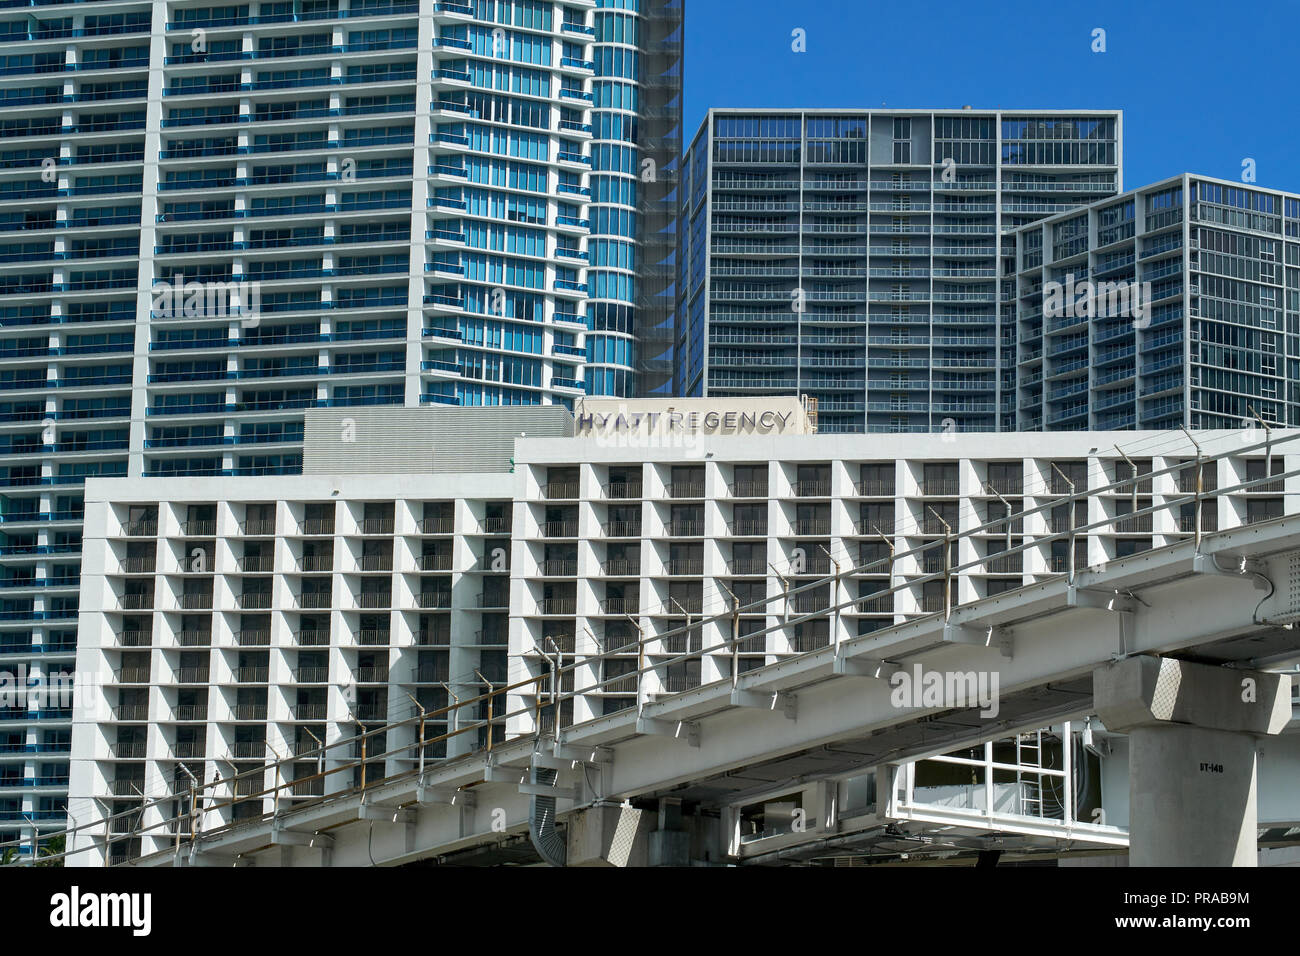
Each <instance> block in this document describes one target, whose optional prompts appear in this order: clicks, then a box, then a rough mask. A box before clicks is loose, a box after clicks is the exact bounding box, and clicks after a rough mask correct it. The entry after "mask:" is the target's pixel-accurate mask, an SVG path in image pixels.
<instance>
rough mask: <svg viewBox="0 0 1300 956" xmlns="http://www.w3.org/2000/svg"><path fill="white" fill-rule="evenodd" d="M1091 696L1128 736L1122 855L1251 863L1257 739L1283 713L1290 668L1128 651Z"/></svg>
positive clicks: (1104, 717)
mask: <svg viewBox="0 0 1300 956" xmlns="http://www.w3.org/2000/svg"><path fill="white" fill-rule="evenodd" d="M1093 696H1094V700H1095V703H1096V708H1097V714H1098V716H1099V717H1100V718H1101V721H1102V723H1104V724H1105V725H1106V728H1107V729H1108V730H1113V731H1115V732H1117V733H1123V734H1127V735H1128V737H1129V863H1130V865H1132V866H1255V865H1256V861H1257V850H1256V825H1257V819H1258V818H1257V811H1256V790H1257V785H1258V777H1257V774H1256V742H1257V740H1258V738H1259V737H1261V736H1266V735H1271V734H1277V733H1280V732H1281V730H1282V728H1283V727H1284V726H1285V725H1286V723H1287V721H1288V720H1289V719H1290V717H1291V679H1290V677H1288V676H1286V675H1282V674H1266V673H1263V672H1260V671H1246V670H1238V669H1233V668H1227V667H1214V666H1211V665H1207V664H1197V663H1192V662H1189V661H1180V660H1174V659H1172V658H1160V657H1130V658H1127V659H1126V660H1122V661H1119V662H1116V663H1113V664H1108V665H1105V666H1103V667H1099V668H1097V669H1096V670H1095V671H1093Z"/></svg>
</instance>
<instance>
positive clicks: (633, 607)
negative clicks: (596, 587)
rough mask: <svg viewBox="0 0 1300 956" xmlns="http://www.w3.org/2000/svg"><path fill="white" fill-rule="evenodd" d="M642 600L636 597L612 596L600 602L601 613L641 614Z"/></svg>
mask: <svg viewBox="0 0 1300 956" xmlns="http://www.w3.org/2000/svg"><path fill="white" fill-rule="evenodd" d="M640 610H641V602H640V600H639V599H638V598H634V597H611V598H605V599H604V600H603V601H601V602H600V613H601V614H639V613H640Z"/></svg>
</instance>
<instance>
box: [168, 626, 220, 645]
mask: <svg viewBox="0 0 1300 956" xmlns="http://www.w3.org/2000/svg"><path fill="white" fill-rule="evenodd" d="M176 643H177V644H179V645H180V646H181V647H207V646H209V645H211V644H212V632H211V631H210V630H192V631H177V632H176Z"/></svg>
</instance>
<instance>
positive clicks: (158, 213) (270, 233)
mask: <svg viewBox="0 0 1300 956" xmlns="http://www.w3.org/2000/svg"><path fill="white" fill-rule="evenodd" d="M3 6H4V9H0V138H2V139H3V143H0V393H2V394H0V455H3V462H0V588H3V591H0V654H3V655H4V657H3V661H4V663H6V664H10V665H12V667H10V668H9V669H10V670H13V669H14V668H17V667H19V666H26V667H27V669H28V670H29V671H36V672H41V671H49V670H51V669H57V668H58V667H60V666H64V667H71V665H72V661H73V657H72V655H73V652H74V647H75V637H76V626H77V607H78V600H77V584H78V572H79V558H80V540H81V519H82V514H83V502H82V492H81V489H82V483H83V481H84V479H85V477H87V476H90V475H130V476H133V477H136V476H141V477H143V476H173V477H176V476H228V475H271V474H294V473H297V472H298V471H299V470H300V469H301V463H302V451H301V448H302V436H303V412H304V410H305V409H307V408H312V407H317V408H319V407H334V408H338V407H352V406H363V405H398V406H403V405H404V406H418V405H425V404H437V405H529V404H559V405H564V406H568V407H572V404H573V402H574V400H575V399H577V398H579V397H581V396H582V395H583V394H584V393H585V392H586V390H587V389H588V385H589V380H588V379H587V377H586V376H585V375H584V372H583V369H584V366H585V365H586V364H587V360H588V341H587V334H588V321H589V320H588V313H589V312H590V311H595V312H597V313H598V312H599V311H600V310H599V309H594V307H593V308H589V307H588V306H587V304H586V300H587V297H588V284H587V265H588V250H587V236H588V232H589V228H590V226H591V216H592V213H591V211H590V206H589V203H590V200H591V192H592V189H591V175H590V174H591V170H592V164H593V156H592V153H591V149H590V144H591V142H592V133H593V114H592V107H593V100H594V99H595V98H596V97H595V95H594V94H593V77H594V76H596V75H597V72H598V70H599V73H600V75H601V76H602V77H609V79H608V80H604V79H603V80H602V85H601V86H600V87H599V88H598V89H597V91H596V92H597V93H598V94H599V100H600V103H601V104H602V108H603V109H604V110H605V113H604V115H605V116H606V117H608V118H609V120H608V122H605V121H602V124H603V125H602V126H601V138H602V139H603V140H606V141H609V142H610V143H612V142H614V141H616V140H619V139H620V138H622V137H624V134H625V133H626V134H634V135H633V138H632V139H631V140H629V142H631V143H632V144H633V145H635V146H637V147H638V148H643V149H644V150H650V149H652V148H661V149H662V148H668V149H669V151H670V152H671V148H670V147H671V137H670V136H669V135H668V133H669V131H670V128H671V126H672V124H673V117H674V116H675V115H676V113H675V110H676V109H677V105H676V104H677V102H678V93H677V92H676V91H677V89H678V86H677V85H676V84H679V83H680V75H681V74H680V65H676V66H675V67H674V66H673V64H675V63H676V54H677V53H679V52H680V26H681V3H680V0H679V2H677V3H675V4H673V3H668V4H664V3H661V2H658V0H656V2H655V3H654V4H653V5H651V6H650V7H648V8H647V7H642V8H641V9H640V11H639V12H638V9H637V4H636V3H619V4H617V5H610V11H609V12H608V13H604V12H602V13H601V15H600V19H599V20H598V19H596V16H595V13H594V11H595V10H596V8H597V6H598V5H597V3H596V0H446V2H444V0H437V2H435V0H252V2H235V3H230V4H226V5H216V4H212V3H208V2H205V0H112V2H100V3H95V4H89V3H77V4H66V3H60V2H58V0H48V2H47V0H31V2H30V3H28V2H24V3H23V4H22V9H21V10H20V9H18V8H17V7H16V6H15V5H14V4H13V3H6V4H4V5H3ZM616 8H617V9H616ZM627 22H632V23H633V25H632V26H630V27H629V26H627V25H626V23H627ZM620 24H622V25H620ZM597 39H599V40H600V41H601V42H600V44H599V52H598V49H597V44H596V41H597ZM629 56H632V61H629V60H628V57H629ZM638 57H639V59H638ZM670 59H671V61H672V62H671V63H670V62H669V60H670ZM629 62H631V65H630V66H629ZM629 69H630V71H631V75H630V76H629V77H628V79H629V80H630V82H623V77H624V71H625V70H629ZM615 78H618V79H615ZM638 86H640V87H646V90H645V92H643V93H641V92H638ZM641 104H651V105H653V106H654V109H655V111H656V112H655V115H654V118H653V119H652V120H650V119H648V120H647V122H646V123H645V124H641V125H638V122H637V119H638V110H639V109H640V107H641ZM613 117H620V119H618V120H617V122H616V121H615V120H614V119H613ZM665 123H668V124H669V125H668V127H665V126H664V124H665ZM641 136H650V137H652V138H653V137H658V138H659V140H661V141H660V142H657V143H642V142H639V141H638V140H637V138H636V137H641ZM665 144H667V146H665ZM614 149H615V148H614V147H612V146H610V147H609V149H608V151H602V152H601V153H600V155H599V157H598V159H599V160H600V168H601V169H602V171H603V172H602V176H604V180H602V182H605V181H609V182H612V181H613V180H615V179H619V180H620V181H622V180H623V179H627V180H628V181H629V182H630V181H631V178H632V174H633V172H634V171H636V170H639V166H638V165H637V163H638V162H639V159H637V160H636V161H633V160H629V159H627V158H626V157H621V156H617V155H614ZM655 155H657V154H655ZM660 165H661V167H664V168H666V169H667V174H666V175H665V176H663V177H661V179H660V182H661V183H663V184H664V186H663V188H672V185H673V184H672V174H673V173H674V170H673V163H672V162H671V161H670V160H665V161H663V162H662V163H660ZM625 167H627V168H625ZM603 188H605V187H604V186H602V189H603ZM610 188H611V190H612V191H611V193H610V195H613V196H614V197H615V198H616V199H617V201H616V202H611V201H609V200H608V199H606V201H605V202H604V203H603V204H602V207H601V208H605V209H607V210H609V209H613V208H615V207H618V209H619V210H620V211H619V212H618V213H617V215H615V214H613V213H611V216H610V217H604V216H603V215H602V216H601V217H598V218H599V219H600V223H602V224H603V223H605V222H607V221H612V219H613V218H617V217H624V218H625V219H626V220H627V221H629V222H631V221H635V228H631V227H629V228H630V232H629V235H630V237H631V240H632V242H631V243H630V244H629V247H628V248H627V249H621V250H619V251H618V252H613V253H611V255H612V256H613V258H614V259H616V260H617V266H616V268H615V269H614V272H616V273H617V274H619V275H620V276H622V277H623V279H621V280H620V283H621V286H620V287H621V288H625V289H626V290H627V291H628V295H627V296H622V295H621V294H620V296H619V297H615V299H616V300H617V301H620V302H626V303H628V304H629V306H630V307H637V308H640V306H637V304H636V299H635V295H636V294H641V293H642V292H644V291H645V288H644V287H640V286H638V284H637V282H636V281H635V279H636V264H637V263H640V262H646V261H656V260H655V255H653V254H648V253H645V254H643V252H642V251H641V250H635V251H634V250H633V248H631V246H632V245H634V244H636V243H639V244H640V246H641V247H642V249H645V250H648V249H650V248H651V246H652V245H653V242H652V241H651V240H652V239H653V240H655V241H660V242H662V241H663V240H662V236H660V235H659V234H658V233H656V234H655V236H654V237H649V238H647V237H645V236H644V234H643V230H644V229H645V228H647V226H646V224H647V223H650V222H651V221H652V219H653V217H652V216H649V215H646V214H644V212H643V211H641V210H639V209H638V207H637V203H644V202H651V203H653V202H654V201H656V196H657V200H658V201H659V203H660V206H659V207H656V208H658V210H659V212H660V213H661V212H662V209H663V208H673V207H672V206H671V204H670V203H668V201H667V199H666V198H665V195H663V194H655V195H649V196H647V195H646V193H645V192H644V191H642V192H641V193H640V194H637V193H636V192H635V191H625V190H621V189H619V188H614V187H612V186H611V187H610ZM602 197H605V193H602ZM624 199H627V200H628V202H624V201H623V200H624ZM666 203H668V204H667V205H665V204H666ZM624 207H626V208H624ZM602 228H603V227H602ZM614 232H615V231H611V232H610V234H611V235H613V234H614ZM618 234H619V235H622V234H623V233H622V232H618ZM668 234H670V233H668ZM656 237H657V238H656ZM604 248H605V247H602V250H603V249H604ZM601 255H602V256H603V255H604V252H603V251H602V252H601ZM601 262H602V265H604V260H603V259H602V260H601ZM606 273H607V274H613V273H609V270H606ZM624 280H625V281H624ZM603 281H604V280H603V279H602V282H603ZM602 288H603V286H602ZM652 288H653V286H652ZM647 314H649V313H647ZM626 320H627V321H626V326H625V327H622V328H621V330H620V331H619V332H618V334H617V336H616V337H621V338H623V339H629V340H630V339H634V338H635V337H636V335H637V330H638V329H640V328H647V329H653V328H655V327H656V326H655V323H653V322H651V321H648V320H647V321H643V320H642V319H636V320H633V319H632V317H631V315H630V314H629V315H628V316H627V317H626ZM660 326H662V323H660ZM603 332H604V330H602V334H603ZM608 337H609V336H606V338H608ZM614 352H616V353H617V355H618V356H619V358H618V361H617V362H615V363H614V364H615V365H616V366H617V367H618V368H620V369H624V368H626V369H627V372H628V376H627V377H626V380H620V381H621V384H619V385H618V389H623V388H632V387H635V386H633V385H629V384H627V382H628V381H634V380H635V369H634V368H633V366H632V365H631V364H630V357H634V356H636V355H637V354H638V351H637V349H636V348H634V347H631V346H628V347H626V348H622V349H621V350H614ZM602 354H603V353H602ZM611 354H613V353H611ZM640 354H647V355H651V356H653V355H656V354H658V353H657V352H655V351H654V350H653V349H650V350H642V351H641V353H640ZM618 389H615V391H618ZM37 662H40V663H41V664H42V665H43V667H34V666H31V665H35V664H36V663H37ZM6 716H7V717H12V718H13V720H12V721H11V722H8V723H6V724H4V725H3V735H2V736H0V776H3V778H4V779H6V780H8V779H11V778H12V779H14V780H18V781H28V782H29V783H30V781H35V785H24V786H21V787H12V788H5V789H4V790H3V791H2V792H0V825H3V826H5V827H10V826H19V827H23V826H46V825H48V826H61V825H62V822H63V799H64V793H65V781H66V775H67V753H68V740H69V733H70V723H69V721H68V719H67V717H66V715H64V714H63V713H62V711H59V710H57V709H56V710H51V711H49V712H42V713H31V714H28V715H26V716H22V717H21V718H19V716H18V715H16V714H7V715H6Z"/></svg>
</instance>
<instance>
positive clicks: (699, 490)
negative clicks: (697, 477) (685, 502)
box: [665, 481, 704, 498]
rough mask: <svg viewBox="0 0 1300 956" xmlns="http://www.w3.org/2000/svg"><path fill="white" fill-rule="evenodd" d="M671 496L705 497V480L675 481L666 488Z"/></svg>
mask: <svg viewBox="0 0 1300 956" xmlns="http://www.w3.org/2000/svg"><path fill="white" fill-rule="evenodd" d="M665 491H667V493H668V497H669V498H703V497H704V482H702V481H674V482H672V483H670V484H669V485H668V487H667V488H666V489H665Z"/></svg>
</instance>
